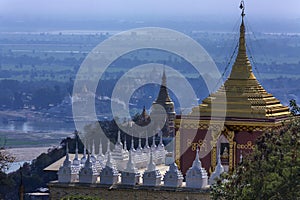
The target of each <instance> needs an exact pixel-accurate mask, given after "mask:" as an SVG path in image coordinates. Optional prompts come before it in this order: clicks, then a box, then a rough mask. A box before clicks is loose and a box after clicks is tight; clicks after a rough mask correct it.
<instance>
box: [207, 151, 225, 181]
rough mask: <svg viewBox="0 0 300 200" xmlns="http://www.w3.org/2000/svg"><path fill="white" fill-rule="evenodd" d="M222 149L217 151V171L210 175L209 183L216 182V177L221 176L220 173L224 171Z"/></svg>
mask: <svg viewBox="0 0 300 200" xmlns="http://www.w3.org/2000/svg"><path fill="white" fill-rule="evenodd" d="M220 154H221V152H220V149H219V150H218V153H217V166H216V168H215V171H214V172H213V173H212V174H211V175H210V177H209V184H210V185H212V184H214V183H215V181H216V178H219V177H220V175H221V174H222V173H223V172H224V167H223V166H222V164H221V159H220Z"/></svg>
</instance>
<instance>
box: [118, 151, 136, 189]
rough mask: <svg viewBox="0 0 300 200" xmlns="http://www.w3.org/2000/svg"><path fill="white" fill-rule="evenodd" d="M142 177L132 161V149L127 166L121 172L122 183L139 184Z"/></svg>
mask: <svg viewBox="0 0 300 200" xmlns="http://www.w3.org/2000/svg"><path fill="white" fill-rule="evenodd" d="M140 177H141V175H140V173H139V172H138V170H137V169H136V167H135V165H134V163H133V162H132V151H130V152H129V160H128V163H127V167H126V169H125V170H124V171H122V173H121V183H122V184H124V185H137V184H139V183H140Z"/></svg>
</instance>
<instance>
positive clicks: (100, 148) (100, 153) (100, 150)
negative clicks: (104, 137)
mask: <svg viewBox="0 0 300 200" xmlns="http://www.w3.org/2000/svg"><path fill="white" fill-rule="evenodd" d="M98 155H99V156H103V149H102V141H101V138H100V142H99V153H98Z"/></svg>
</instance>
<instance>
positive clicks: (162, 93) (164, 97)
mask: <svg viewBox="0 0 300 200" xmlns="http://www.w3.org/2000/svg"><path fill="white" fill-rule="evenodd" d="M171 101H172V100H171V98H170V96H169V92H168V89H167V76H166V71H165V69H164V71H163V75H162V80H161V85H160V89H159V93H158V96H157V99H156V101H155V103H157V104H160V105H164V104H165V102H171Z"/></svg>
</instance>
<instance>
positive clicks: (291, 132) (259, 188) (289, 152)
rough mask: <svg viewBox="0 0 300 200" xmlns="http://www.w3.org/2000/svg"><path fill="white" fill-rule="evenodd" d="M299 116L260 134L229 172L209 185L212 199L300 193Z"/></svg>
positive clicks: (298, 194)
mask: <svg viewBox="0 0 300 200" xmlns="http://www.w3.org/2000/svg"><path fill="white" fill-rule="evenodd" d="M299 155H300V119H298V118H293V119H291V122H290V123H289V124H287V125H285V126H284V127H283V128H282V129H281V130H274V131H272V132H267V133H265V134H264V135H262V136H261V137H260V138H259V139H258V140H257V143H256V146H255V149H254V151H253V153H252V154H250V155H248V156H247V157H246V158H245V159H244V160H243V163H241V164H240V165H239V166H238V167H237V168H236V170H235V172H234V173H233V174H223V175H222V176H221V179H219V180H218V181H217V182H216V183H215V184H214V185H213V186H212V188H211V196H212V198H213V199H296V198H297V197H299V196H300V157H299Z"/></svg>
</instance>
